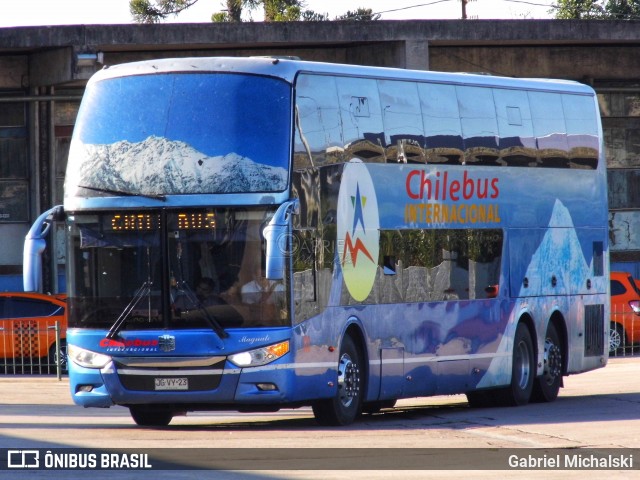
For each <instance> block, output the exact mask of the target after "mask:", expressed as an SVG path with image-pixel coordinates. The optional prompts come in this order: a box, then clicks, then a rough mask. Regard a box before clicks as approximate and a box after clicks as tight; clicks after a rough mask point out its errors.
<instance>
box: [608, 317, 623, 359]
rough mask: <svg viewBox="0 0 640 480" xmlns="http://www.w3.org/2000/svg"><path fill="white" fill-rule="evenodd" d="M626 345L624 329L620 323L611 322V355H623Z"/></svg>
mask: <svg viewBox="0 0 640 480" xmlns="http://www.w3.org/2000/svg"><path fill="white" fill-rule="evenodd" d="M624 344H625V335H624V328H622V325H620V324H619V323H616V322H611V324H610V326H609V355H615V354H618V353H622V351H623V350H624Z"/></svg>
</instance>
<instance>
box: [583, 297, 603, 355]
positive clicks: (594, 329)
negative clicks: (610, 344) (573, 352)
mask: <svg viewBox="0 0 640 480" xmlns="http://www.w3.org/2000/svg"><path fill="white" fill-rule="evenodd" d="M604 323H605V322H604V305H603V304H598V305H587V306H585V307H584V355H585V357H597V356H599V355H604V332H605V325H604Z"/></svg>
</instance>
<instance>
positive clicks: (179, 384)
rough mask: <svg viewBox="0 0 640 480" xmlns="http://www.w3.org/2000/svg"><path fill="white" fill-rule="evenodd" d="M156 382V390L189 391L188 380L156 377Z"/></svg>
mask: <svg viewBox="0 0 640 480" xmlns="http://www.w3.org/2000/svg"><path fill="white" fill-rule="evenodd" d="M154 380H155V389H156V390H189V379H188V378H184V377H180V378H167V377H156V378H155V379H154Z"/></svg>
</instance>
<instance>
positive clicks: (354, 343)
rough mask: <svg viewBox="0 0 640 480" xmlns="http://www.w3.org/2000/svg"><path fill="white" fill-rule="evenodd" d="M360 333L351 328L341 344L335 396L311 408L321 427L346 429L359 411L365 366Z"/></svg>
mask: <svg viewBox="0 0 640 480" xmlns="http://www.w3.org/2000/svg"><path fill="white" fill-rule="evenodd" d="M365 358H366V356H365V350H364V343H363V337H362V332H361V331H360V329H359V328H358V327H355V326H352V327H349V328H348V329H347V331H346V332H345V334H344V336H343V338H342V341H341V342H340V352H339V354H338V368H337V370H338V378H337V389H336V394H335V395H334V396H333V397H331V398H328V399H323V400H319V401H317V402H315V403H314V404H313V406H312V407H313V414H314V416H315V418H316V421H317V422H318V423H319V424H320V425H331V426H339V425H349V424H350V423H353V421H354V420H355V419H356V417H357V416H358V415H359V414H360V413H361V411H362V404H363V400H364V392H365V391H366V390H365V384H366V381H365V379H366V371H367V369H366V366H365V364H366V362H365Z"/></svg>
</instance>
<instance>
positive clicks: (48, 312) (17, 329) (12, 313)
mask: <svg viewBox="0 0 640 480" xmlns="http://www.w3.org/2000/svg"><path fill="white" fill-rule="evenodd" d="M65 300H66V296H65V295H44V294H41V293H33V292H29V293H24V292H0V363H2V364H3V365H5V366H6V365H12V364H13V365H27V364H33V362H34V361H35V360H40V359H44V361H45V363H46V364H48V365H57V363H58V356H57V353H56V352H57V350H56V332H55V325H56V322H58V326H59V328H60V352H61V355H60V366H61V367H62V368H63V369H66V363H67V355H66V340H65V339H66V331H67V303H66V301H65ZM1 359H4V360H1Z"/></svg>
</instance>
